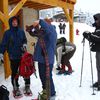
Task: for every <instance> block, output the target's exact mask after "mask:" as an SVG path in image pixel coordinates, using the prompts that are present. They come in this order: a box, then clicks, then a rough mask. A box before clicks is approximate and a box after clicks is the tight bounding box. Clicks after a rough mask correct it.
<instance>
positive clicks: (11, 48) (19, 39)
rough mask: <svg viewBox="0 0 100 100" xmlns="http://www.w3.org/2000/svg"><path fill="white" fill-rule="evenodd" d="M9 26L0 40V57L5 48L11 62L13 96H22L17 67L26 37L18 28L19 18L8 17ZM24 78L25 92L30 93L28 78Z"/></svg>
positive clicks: (1, 57) (24, 48) (24, 47)
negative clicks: (0, 40)
mask: <svg viewBox="0 0 100 100" xmlns="http://www.w3.org/2000/svg"><path fill="white" fill-rule="evenodd" d="M9 26H10V28H9V29H8V30H7V31H5V33H4V36H3V39H2V42H1V44H0V59H1V60H3V54H4V52H5V51H6V50H7V52H8V55H9V58H10V62H11V71H12V73H11V83H12V86H13V94H14V97H15V98H19V97H22V94H21V92H20V90H19V84H18V77H16V75H17V73H18V67H19V64H20V60H21V56H22V54H23V51H25V50H26V46H27V39H26V36H25V33H24V31H23V30H22V29H20V28H19V20H18V18H17V17H15V16H13V17H11V18H10V19H9ZM24 80H25V93H31V90H30V78H24Z"/></svg>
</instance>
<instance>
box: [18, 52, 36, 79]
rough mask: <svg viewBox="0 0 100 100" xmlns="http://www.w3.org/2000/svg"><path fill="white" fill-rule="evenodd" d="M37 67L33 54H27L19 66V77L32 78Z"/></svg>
mask: <svg viewBox="0 0 100 100" xmlns="http://www.w3.org/2000/svg"><path fill="white" fill-rule="evenodd" d="M35 71H36V70H35V66H34V61H33V56H32V54H30V53H28V52H25V53H24V54H23V56H22V57H21V62H20V66H19V75H20V76H23V77H26V78H27V77H30V76H31V75H32V74H33V73H35Z"/></svg>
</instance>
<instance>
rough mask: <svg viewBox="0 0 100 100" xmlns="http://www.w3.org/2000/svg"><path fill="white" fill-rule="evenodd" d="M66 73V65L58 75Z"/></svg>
mask: <svg viewBox="0 0 100 100" xmlns="http://www.w3.org/2000/svg"><path fill="white" fill-rule="evenodd" d="M65 72H66V70H65V65H62V66H61V70H60V71H59V72H58V73H57V74H58V75H60V74H64V73H65Z"/></svg>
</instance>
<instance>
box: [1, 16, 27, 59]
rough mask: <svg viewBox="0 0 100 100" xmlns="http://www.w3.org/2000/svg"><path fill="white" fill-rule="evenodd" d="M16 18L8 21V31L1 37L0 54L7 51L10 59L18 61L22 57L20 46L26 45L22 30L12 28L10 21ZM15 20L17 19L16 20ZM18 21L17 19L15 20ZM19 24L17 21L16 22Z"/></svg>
mask: <svg viewBox="0 0 100 100" xmlns="http://www.w3.org/2000/svg"><path fill="white" fill-rule="evenodd" d="M15 18H16V17H12V18H10V19H9V25H10V29H8V30H7V31H6V32H5V33H4V36H3V40H2V43H1V44H0V53H2V54H4V52H5V51H6V50H7V51H8V54H9V57H10V59H13V60H14V59H20V57H21V56H22V49H21V48H22V46H23V44H27V39H26V36H25V33H24V31H23V30H21V29H20V28H19V27H16V28H15V27H13V26H12V20H13V19H15ZM16 19H17V18H16ZM17 21H18V19H17ZM18 23H19V21H18Z"/></svg>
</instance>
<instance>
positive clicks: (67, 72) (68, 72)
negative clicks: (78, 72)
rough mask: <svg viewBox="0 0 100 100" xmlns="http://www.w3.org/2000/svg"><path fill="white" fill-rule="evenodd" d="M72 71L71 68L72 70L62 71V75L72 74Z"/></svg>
mask: <svg viewBox="0 0 100 100" xmlns="http://www.w3.org/2000/svg"><path fill="white" fill-rule="evenodd" d="M73 72H74V71H73V70H72V71H65V73H64V75H70V74H72V73H73Z"/></svg>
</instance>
